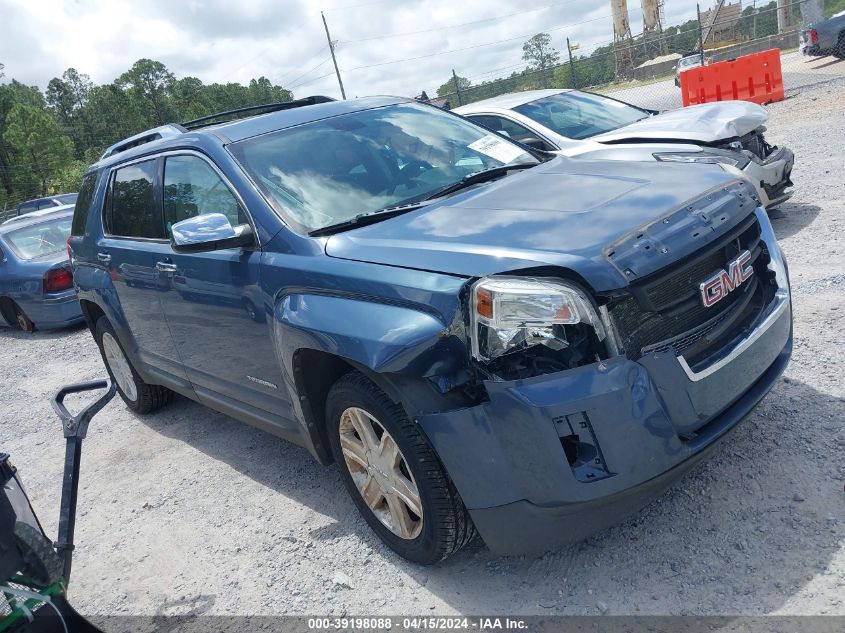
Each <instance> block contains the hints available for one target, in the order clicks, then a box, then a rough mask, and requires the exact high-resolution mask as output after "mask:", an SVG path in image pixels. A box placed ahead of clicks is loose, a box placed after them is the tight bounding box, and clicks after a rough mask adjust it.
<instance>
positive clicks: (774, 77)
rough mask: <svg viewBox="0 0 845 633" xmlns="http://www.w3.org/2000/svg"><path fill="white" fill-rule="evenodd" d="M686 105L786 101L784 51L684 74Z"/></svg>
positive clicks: (776, 50) (771, 52) (736, 60)
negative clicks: (783, 69)
mask: <svg viewBox="0 0 845 633" xmlns="http://www.w3.org/2000/svg"><path fill="white" fill-rule="evenodd" d="M681 98H682V99H683V102H684V105H685V106H688V105H695V104H698V103H710V102H712V101H727V100H730V99H739V100H741V101H753V102H754V103H759V104H760V105H763V104H766V103H772V102H773V101H783V99H784V93H783V73H782V72H781V69H780V50H778V49H776V48H773V49H771V50H768V51H763V52H762V53H753V54H751V55H743V56H742V57H737V58H736V59H732V60H730V61H726V62H716V63H713V64H708V65H707V66H701V67H699V68H690V69H689V70H685V71H684V72H682V73H681Z"/></svg>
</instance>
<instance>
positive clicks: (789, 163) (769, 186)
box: [719, 125, 795, 209]
mask: <svg viewBox="0 0 845 633" xmlns="http://www.w3.org/2000/svg"><path fill="white" fill-rule="evenodd" d="M765 132H766V127H765V126H762V125H761V126H760V127H758V128H756V129H754V130H752V131H751V132H748V133H747V134H745V135H743V136H740V137H738V138H734V139H731V140H730V141H727V142H724V143H721V144H719V147H720V148H722V149H725V150H733V151H735V152H740V153H742V154H743V155H744V156H746V157H747V158H748V161H749V162H748V165H746V166H745V167H744V168H743V172H744V173H745V175H746V177H747V178H749V180H751V182H752V183H753V184H754V185H755V186H756V187H757V188H758V190H760V194H761V198H762V200H761V201H762V203H763V206H765V207H766V208H768V209H772V208H774V207H776V206H778V205H780V204H782V203H784V202H786V201H787V200H789V198H791V197H792V193H793V192H792V191H791V190H790V187H792V186H793V183H792V168H793V166H794V163H795V157H794V155H793V153H792V150H790V149H789V148H787V147H778V146H777V145H770V144H769V143H768V142H767V141H766V138H765Z"/></svg>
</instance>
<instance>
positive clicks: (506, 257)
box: [326, 157, 756, 290]
mask: <svg viewBox="0 0 845 633" xmlns="http://www.w3.org/2000/svg"><path fill="white" fill-rule="evenodd" d="M752 195H753V188H751V187H750V186H749V185H748V184H747V183H745V182H744V181H743V182H741V181H739V180H736V179H735V178H734V177H733V176H731V175H729V174H727V173H726V172H724V171H722V170H721V169H720V168H718V167H715V166H714V167H710V166H705V165H683V164H677V165H673V164H665V163H656V162H655V163H645V162H644V163H628V162H622V161H592V160H583V159H578V160H573V159H568V158H563V157H559V158H556V159H553V160H551V161H549V162H547V163H544V164H542V165H539V166H537V167H534V168H533V169H529V170H526V171H522V172H517V173H515V174H512V175H510V176H507V177H505V178H502V179H500V180H497V181H495V182H492V183H489V184H486V185H481V186H479V187H477V188H475V189H472V190H469V191H466V192H462V193H460V194H457V195H454V196H452V197H449V198H446V199H444V200H440V201H437V202H434V203H431V204H429V205H427V206H425V207H423V208H421V209H418V210H416V211H411V212H409V213H406V214H404V215H401V216H398V217H394V218H391V219H388V220H384V221H382V222H379V223H376V224H372V225H369V226H364V227H361V228H359V229H354V230H352V231H348V232H345V233H340V234H337V235H334V236H332V237H330V238H329V239H328V240H327V242H326V253H327V254H328V255H329V256H331V257H338V258H344V259H350V260H357V261H365V262H372V263H378V264H387V265H392V266H402V267H406V268H414V269H419V270H429V271H436V272H443V273H448V274H454V275H460V276H466V277H481V276H485V275H491V274H496V273H503V272H509V271H516V270H520V269H526V268H535V267H548V266H555V267H562V268H567V269H570V270H573V271H575V272H576V273H578V274H579V275H581V277H583V278H584V279H585V280H586V281H587V282H588V283H589V284H590V285H591V286H592V288H593V289H594V290H611V289H615V288H620V287H623V286H625V285H626V283H627V282H628V281H630V280H631V279H633V278H636V276H639V275H645V274H648V273H649V272H653V271H654V270H657V269H658V268H660V267H663V266H665V265H668V264H669V263H671V261H672V259H673V258H679V257H682V256H684V255H685V254H688V253H690V252H692V251H693V250H697V249H698V248H700V247H701V246H703V245H704V244H705V243H707V241H709V240H710V239H712V237H713V234H714V230H717V229H714V227H713V226H710V225H712V224H713V222H712V218H713V217H715V216H717V215H718V217H719V218H721V220H720V221H719V223H720V224H719V229H718V230H721V229H725V230H728V229H729V228H730V227H731V226H733V225H735V224H736V222H738V221H739V220H740V219H742V218H743V217H746V216H747V215H748V214H749V213H751V212H752V211H753V209H754V208H755V206H756V204H755V203H754V201H753V199H752ZM693 201H696V202H695V203H693ZM673 214H674V215H673ZM668 216H672V217H671V218H670V217H668ZM693 227H696V228H703V229H704V230H693ZM616 244H618V245H619V247H618V248H617V247H615V246H614V245H616ZM664 250H665V252H663V251H664ZM616 251H618V253H619V254H618V255H616ZM637 254H639V256H637ZM614 257H615V258H617V259H616V260H613V258H614ZM619 258H622V259H619ZM624 269H629V270H628V272H627V273H626V274H623V273H622V270H624Z"/></svg>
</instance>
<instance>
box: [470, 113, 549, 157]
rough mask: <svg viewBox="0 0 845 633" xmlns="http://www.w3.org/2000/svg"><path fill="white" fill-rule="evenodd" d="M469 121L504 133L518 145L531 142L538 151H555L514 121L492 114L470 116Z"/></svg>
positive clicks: (535, 134)
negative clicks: (518, 143) (517, 142)
mask: <svg viewBox="0 0 845 633" xmlns="http://www.w3.org/2000/svg"><path fill="white" fill-rule="evenodd" d="M470 120H472V121H475V122H476V123H480V124H481V125H483V126H484V127H486V128H487V129H489V130H493V131H494V132H499V133H502V132H504V133H505V134H506V135H507V136H508V137H510V138H512V139H513V140H515V141H519V142H520V143H525V142H526V141H533V145H534V146H535V147H537V148H538V149H543V150H546V151H553V150H554V149H555V148H554V147H552V146H551V145H550V144H549V143H547V142H546V141H544V140H543V139H541V138H540V137H539V136H538V135H537V133H536V132H534V131H533V130H529V129H528V128H527V127H525V126H524V125H522V124H521V123H517V122H516V121H512V120H510V119H507V118H505V117H502V116H496V115H493V114H485V115H479V116H472V117H470ZM535 139H536V140H535Z"/></svg>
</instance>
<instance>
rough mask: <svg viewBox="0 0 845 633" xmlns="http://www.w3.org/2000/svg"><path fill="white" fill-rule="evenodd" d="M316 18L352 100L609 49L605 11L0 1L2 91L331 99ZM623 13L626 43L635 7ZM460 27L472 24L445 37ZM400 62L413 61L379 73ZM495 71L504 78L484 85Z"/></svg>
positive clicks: (424, 4) (477, 5) (690, 1)
mask: <svg viewBox="0 0 845 633" xmlns="http://www.w3.org/2000/svg"><path fill="white" fill-rule="evenodd" d="M666 2H667V4H668V6H667V13H668V15H669V18H670V19H669V20H668V21H669V23H676V22H679V21H683V20H686V19H691V18H693V17H694V16H695V2H694V0H666ZM321 8H322V9H323V10H324V11H325V13H326V18H327V20H328V22H329V28H330V29H331V31H332V37H333V39H335V40H338V42H339V43H338V47H337V54H338V63H339V65H340V68H341V72H342V75H343V80H344V84H345V85H346V91H347V95H348V96H350V97H354V96H365V95H372V94H398V95H407V96H412V95H415V94H418V93H419V92H420V91H421V90H423V89H425V90H426V91H427V92H428V93H429V95H432V96H433V95H434V93H435V91H436V90H437V87H438V86H439V85H440V84H442V83H444V82H445V81H446V80H448V78H449V77H450V75H451V69H452V68H454V69H455V70H456V71H457V73H458V74H460V75H462V76H467V77H470V79H471V80H473V81H474V82H480V81H482V80H485V79H491V78H494V77H497V76H500V75H501V74H508V73H510V72H511V71H513V70H518V69H519V68H520V67H521V66H522V60H521V56H522V43H523V41H524V39H527V37H528V36H530V35H532V34H534V33H538V32H540V31H546V32H549V33H550V34H551V35H552V41H553V44H554V45H555V47H556V48H557V49H558V50H561V51H563V52H565V48H566V37H567V36H568V37H569V38H570V39H571V40H572V41H573V42H579V43H581V45H582V49H581V52H583V53H589V52H590V51H591V50H593V49H594V48H595V46H596V45H598V44H601V43H605V42H609V41H610V40H612V26H611V22H610V17H609V15H610V3H609V1H607V0H605V1H597V0H557V1H556V2H554V1H553V0H536V2H535V3H533V4H527V3H525V2H524V1H520V0H500V1H499V2H495V3H493V2H489V0H461V1H455V0H401V1H400V0H387V1H384V0H381V1H379V0H330V1H329V2H326V3H319V2H309V1H308V0H284V1H282V2H279V1H278V0H241V2H238V3H232V2H229V1H227V0H205V1H200V0H176V1H174V0H148V1H147V2H144V3H140V2H127V1H120V0H111V1H109V0H75V1H67V2H63V1H62V0H38V1H32V0H0V62H2V63H4V64H5V65H6V68H5V74H6V78H5V80H9V79H10V78H15V79H18V80H19V81H23V82H25V83H27V84H36V85H38V86H40V87H41V88H42V89H43V88H45V87H46V85H47V82H48V81H49V80H50V79H51V78H52V77H55V76H59V75H61V73H62V72H63V71H64V70H65V69H66V68H68V67H74V68H76V69H77V70H79V71H80V72H84V73H87V74H89V75H90V76H91V78H92V79H93V80H94V81H95V82H96V83H106V82H109V81H112V80H114V79H115V78H116V77H117V76H118V75H119V74H120V73H121V72H123V71H124V70H126V69H128V68H129V67H130V66H131V65H132V63H133V62H134V61H135V60H137V59H139V58H142V57H149V58H152V59H156V60H158V61H161V62H163V63H164V64H165V65H166V66H167V67H168V68H169V69H170V70H171V71H173V72H174V73H175V74H176V75H177V77H182V76H185V75H193V76H196V77H199V78H200V79H202V80H203V81H204V82H208V83H211V82H223V83H225V82H228V81H239V82H246V81H248V80H249V79H251V78H253V77H258V76H261V75H265V76H267V77H269V78H270V79H271V80H273V81H274V82H276V83H280V84H282V85H284V86H285V87H292V89H293V90H294V93H295V94H296V95H297V96H305V95H308V94H328V95H331V96H339V90H338V87H337V81H336V79H335V77H334V74H333V71H334V69H333V67H332V65H331V61H330V60H328V55H329V53H328V50H327V48H326V37H325V32H324V31H323V23H322V21H321V19H320V9H321ZM629 13H630V19H631V25H632V29H633V30H634V31H635V32H636V31H638V30H639V29H640V27H641V24H642V17H641V16H642V13H641V9H640V4H639V1H638V0H629ZM501 16H508V17H501ZM500 17H501V19H490V18H500ZM465 22H477V23H476V24H473V25H471V26H466V27H460V28H448V27H450V26H452V25H456V24H462V23H465ZM427 30H431V31H430V32H425V33H419V31H427ZM385 36H389V37H385ZM375 38H380V39H375ZM507 40H510V41H507ZM493 42H498V43H493ZM457 49H464V50H457ZM444 51H453V52H450V53H446V54H441V53H443V52H444ZM406 58H421V59H417V60H415V61H406V62H399V63H389V64H384V62H393V61H395V60H402V59H406ZM377 64H378V65H377ZM368 66H369V67H368ZM496 69H505V70H503V71H501V72H499V73H491V74H485V73H489V71H492V70H496ZM324 75H325V76H324ZM5 80H4V81H5Z"/></svg>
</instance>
